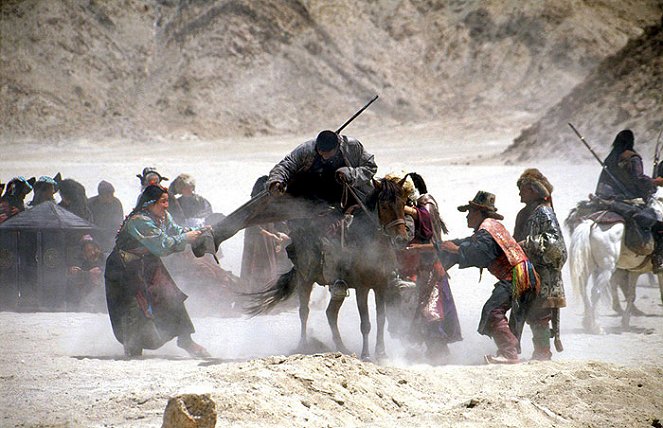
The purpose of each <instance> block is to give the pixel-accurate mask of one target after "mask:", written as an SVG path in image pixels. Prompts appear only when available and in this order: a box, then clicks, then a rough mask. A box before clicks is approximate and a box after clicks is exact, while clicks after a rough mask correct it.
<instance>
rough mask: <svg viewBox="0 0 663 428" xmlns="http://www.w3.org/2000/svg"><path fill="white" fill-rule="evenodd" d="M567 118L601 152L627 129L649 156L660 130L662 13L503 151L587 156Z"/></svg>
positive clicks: (662, 108)
mask: <svg viewBox="0 0 663 428" xmlns="http://www.w3.org/2000/svg"><path fill="white" fill-rule="evenodd" d="M568 122H572V123H573V124H574V125H575V126H576V127H577V128H578V129H579V130H580V131H581V132H582V133H583V134H585V138H586V140H587V141H588V142H590V143H591V145H592V146H593V148H594V150H595V151H596V152H597V153H598V154H599V155H600V156H602V155H606V154H607V153H608V152H609V151H610V145H611V144H612V141H613V139H614V137H615V135H616V134H617V133H618V132H619V131H620V130H622V129H624V128H631V129H632V130H633V131H634V132H635V136H636V149H637V150H638V151H639V152H640V153H641V154H642V156H643V158H644V159H646V160H650V159H652V158H653V156H652V154H653V153H654V147H655V145H656V139H657V137H658V136H659V135H660V132H661V130H663V17H662V20H661V23H660V24H659V25H654V26H651V27H649V28H648V29H647V30H646V31H645V33H644V34H643V35H642V36H640V37H638V38H637V39H634V40H632V41H630V42H629V43H628V44H627V45H626V47H624V49H622V50H621V51H619V52H618V53H617V54H615V55H612V56H610V57H608V58H606V59H605V60H604V61H603V62H602V63H601V65H600V66H599V67H597V69H596V70H595V71H594V72H592V73H591V75H590V76H589V77H588V78H587V80H586V81H585V82H583V83H582V84H580V85H578V86H577V87H576V88H574V89H573V91H571V93H570V94H569V95H567V96H566V97H564V98H563V99H562V100H561V101H560V102H559V103H558V104H557V105H555V106H554V107H553V108H552V109H550V111H549V112H547V113H546V114H545V115H544V116H543V118H542V119H541V120H539V121H538V122H536V123H535V124H533V125H532V126H531V127H529V128H527V129H525V130H524V131H523V132H522V134H521V135H520V136H519V137H518V138H517V139H516V140H515V141H514V144H513V145H512V146H511V147H509V149H508V150H507V154H509V155H510V156H512V157H513V158H515V159H519V160H524V159H529V158H532V157H537V156H542V157H546V156H549V155H551V154H553V153H555V155H556V156H560V155H561V156H563V157H565V158H567V159H572V158H577V157H579V156H580V157H584V158H590V157H591V154H590V153H589V151H588V150H586V149H585V148H584V147H583V146H582V143H581V142H580V141H579V140H578V139H577V137H576V136H575V135H574V134H573V131H572V130H571V128H570V127H569V126H568V125H567V123H568Z"/></svg>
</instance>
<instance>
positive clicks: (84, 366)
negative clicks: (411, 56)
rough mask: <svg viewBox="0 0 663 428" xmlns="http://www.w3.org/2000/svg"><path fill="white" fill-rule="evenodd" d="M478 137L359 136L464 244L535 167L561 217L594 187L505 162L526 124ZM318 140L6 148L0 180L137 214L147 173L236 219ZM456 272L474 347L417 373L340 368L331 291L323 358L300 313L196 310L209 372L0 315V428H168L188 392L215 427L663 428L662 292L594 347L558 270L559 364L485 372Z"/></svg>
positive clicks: (356, 347)
mask: <svg viewBox="0 0 663 428" xmlns="http://www.w3.org/2000/svg"><path fill="white" fill-rule="evenodd" d="M467 129H469V128H468V127H467V126H466V127H465V128H463V129H461V128H460V127H457V128H451V129H450V128H449V127H448V126H444V125H443V124H429V125H421V126H417V127H411V128H400V129H397V130H396V131H394V132H389V133H387V132H377V131H376V132H364V133H358V132H353V130H350V129H349V130H348V131H349V134H350V135H354V136H356V137H358V138H359V139H360V140H362V141H363V142H364V144H365V145H366V147H367V148H368V150H370V151H371V152H373V153H374V154H375V157H376V160H377V162H378V164H379V165H380V171H379V172H378V175H383V174H385V173H386V172H389V171H390V170H395V169H403V170H409V171H412V170H414V171H416V172H418V173H420V174H422V175H423V177H424V178H425V179H426V180H427V182H428V187H429V190H430V192H431V193H432V194H433V195H435V197H436V198H437V200H438V202H439V203H440V205H441V210H442V215H443V217H444V218H445V220H446V221H447V222H448V224H449V226H450V229H451V232H450V236H451V237H462V236H467V235H468V234H470V232H471V231H470V230H469V229H468V228H467V227H466V224H465V218H464V215H463V214H462V213H459V212H458V211H457V210H456V209H455V208H456V207H457V206H458V205H461V204H464V203H466V202H467V200H469V199H471V198H472V197H473V196H474V194H475V193H476V191H477V190H479V189H483V190H487V191H491V192H493V193H495V194H497V207H498V208H499V210H500V212H501V213H503V214H504V215H505V217H506V219H505V224H506V225H507V226H508V227H509V228H512V227H513V223H514V221H515V216H516V213H517V212H518V210H519V209H520V208H521V206H522V205H521V204H520V203H519V202H518V201H519V198H518V193H517V189H516V185H515V182H516V179H517V178H518V176H519V175H520V173H521V172H522V170H523V169H524V168H525V167H532V166H536V167H539V168H540V169H541V170H542V171H543V172H544V174H546V175H547V176H548V177H549V179H550V181H551V182H552V183H553V184H554V185H555V192H554V194H553V196H554V203H555V208H556V210H557V212H558V216H559V217H560V219H563V218H564V217H565V216H566V213H567V212H568V210H569V209H570V208H571V207H572V206H573V205H574V204H575V202H576V201H577V200H579V199H581V198H584V197H586V195H587V194H588V193H589V192H591V191H592V190H593V188H594V185H595V180H596V178H597V176H598V167H597V166H596V165H594V164H573V163H570V162H564V163H561V162H558V161H555V160H552V159H544V160H542V161H541V162H538V163H531V164H527V165H508V166H505V165H502V163H501V162H499V160H497V159H496V158H495V157H494V156H495V155H496V154H497V153H499V152H500V151H501V150H502V149H503V148H504V147H506V145H507V144H508V143H509V141H510V140H511V139H512V138H513V136H514V135H515V134H516V133H517V129H516V125H514V126H513V127H501V128H500V127H494V128H492V129H490V127H489V126H488V125H487V126H486V128H477V127H474V128H472V129H474V130H473V131H471V132H469V131H467ZM307 137H308V136H290V137H281V138H273V139H253V140H242V141H215V142H205V141H198V140H186V141H176V142H169V143H164V144H162V145H161V146H154V145H152V146H144V145H141V144H126V143H121V142H109V143H105V144H95V145H92V144H91V143H90V142H86V141H79V142H75V143H72V144H71V145H70V146H66V147H65V146H59V147H56V148H44V147H38V146H19V147H11V150H12V151H13V152H14V153H16V157H15V158H14V159H15V160H10V159H8V158H7V157H5V156H3V158H2V160H0V171H2V179H3V181H6V180H8V179H9V178H11V177H12V176H14V175H25V176H32V175H36V176H39V175H42V174H45V175H54V174H55V173H56V172H57V171H60V172H61V173H62V175H63V177H70V178H74V179H76V180H79V181H80V182H82V183H83V184H84V185H85V186H86V187H87V188H88V189H89V190H88V193H89V195H88V196H92V195H94V194H96V191H95V190H94V189H96V185H97V183H98V181H99V180H101V179H107V180H109V181H111V182H112V183H113V184H114V185H115V187H116V189H117V192H116V194H117V196H118V197H120V199H121V200H122V201H123V203H124V204H125V210H126V211H128V209H129V208H130V206H131V205H132V203H133V202H134V201H135V198H136V195H137V192H138V187H139V186H138V180H137V179H136V178H135V174H136V173H139V172H140V170H141V169H142V168H143V167H144V166H148V165H154V166H156V167H157V168H158V169H159V170H160V171H161V172H162V173H163V174H165V175H167V176H169V177H171V178H174V177H175V176H176V175H177V174H179V173H180V172H190V173H192V174H194V175H195V176H196V178H197V181H198V191H199V193H200V194H202V195H203V196H205V197H207V198H208V199H209V200H210V201H211V202H212V205H213V206H214V208H215V210H216V211H219V212H224V213H228V212H230V211H231V210H232V209H234V208H235V207H237V206H239V205H240V204H241V203H242V202H244V201H245V200H246V199H247V195H248V193H249V192H250V189H251V186H252V184H253V181H254V180H255V178H256V177H258V176H259V175H261V174H264V173H266V172H268V170H269V169H270V167H271V166H272V164H273V163H274V162H276V161H278V160H279V159H280V158H281V157H282V155H283V154H285V153H286V152H287V151H288V150H289V149H290V148H292V147H294V145H296V144H297V143H298V142H301V141H303V140H304V139H305V138H307ZM5 149H9V147H6V148H5ZM479 156H480V157H479ZM16 159H20V160H16ZM645 169H646V170H649V167H648V166H647V165H646V168H645ZM28 199H30V197H29V198H28ZM567 244H568V241H567ZM241 247H242V239H241V234H240V235H238V236H236V237H234V238H232V239H230V240H229V241H227V242H226V243H224V245H223V248H222V249H223V252H224V258H223V259H222V261H221V262H222V265H223V267H224V268H225V269H231V270H233V271H234V272H238V271H239V264H240V258H241ZM450 273H451V276H452V277H451V286H452V290H453V292H454V297H455V299H456V305H457V307H458V311H459V313H460V318H461V324H462V327H463V336H464V340H463V341H462V342H459V343H455V344H452V345H451V357H450V364H449V365H447V366H437V367H432V366H429V365H426V364H423V363H421V362H420V359H419V358H417V356H418V353H419V351H420V350H417V349H408V348H405V347H404V346H403V345H402V344H401V343H399V342H398V341H397V340H395V339H391V338H389V337H387V352H388V354H389V356H390V358H389V359H388V360H387V361H383V362H380V364H374V363H364V362H361V361H359V360H358V359H356V358H355V357H353V356H346V355H340V354H336V353H334V352H333V349H329V348H327V347H328V346H329V347H330V346H331V340H330V334H329V329H328V327H327V325H326V320H325V317H324V309H323V308H324V306H325V302H326V299H327V292H326V291H325V290H324V289H323V288H322V287H318V288H317V290H316V297H315V304H314V305H313V311H312V313H311V321H310V323H309V332H310V334H311V335H312V337H314V338H315V340H316V341H319V347H320V353H319V354H314V355H307V356H302V355H296V354H295V355H292V352H293V350H294V349H295V347H296V345H297V341H298V338H299V322H298V316H297V313H296V311H294V310H290V311H285V312H281V313H279V314H274V315H268V316H263V317H258V318H252V319H248V318H244V317H236V318H219V317H209V316H202V315H201V314H203V313H205V314H208V313H209V308H202V307H194V305H193V304H190V305H189V311H190V313H191V314H192V317H193V322H194V325H195V326H196V329H197V332H196V334H195V335H194V338H195V339H196V340H198V341H199V342H200V343H202V344H204V345H205V346H206V347H207V348H208V349H209V351H210V352H211V353H212V355H213V358H211V359H209V360H194V359H190V358H187V357H186V355H185V354H184V352H183V351H181V350H180V349H178V348H177V347H176V346H175V344H174V343H169V344H167V345H166V346H164V347H163V348H161V349H159V350H157V351H147V352H146V353H145V356H144V357H143V358H142V359H139V360H125V359H124V357H123V353H122V347H121V345H120V344H119V343H117V342H116V341H115V340H114V337H113V335H112V332H111V329H110V323H109V320H108V318H107V316H106V315H104V314H85V313H33V314H27V313H21V314H19V313H11V312H2V313H0V343H1V344H2V352H1V353H0V379H1V382H0V426H3V427H4V426H42V427H43V426H58V427H61V426H72V427H78V426H85V427H89V426H116V427H136V426H140V427H157V426H160V425H161V421H162V417H163V411H164V408H165V406H166V403H167V400H168V397H170V396H173V395H175V394H178V393H183V392H197V393H209V394H211V397H212V398H213V399H214V400H215V401H216V403H217V408H218V413H219V415H218V426H228V425H230V426H311V427H318V426H394V425H396V424H398V425H401V426H423V425H441V426H495V425H502V426H514V427H516V426H661V423H662V421H663V390H661V388H660V380H661V379H662V378H663V353H661V349H663V325H662V323H661V317H663V307H662V306H661V300H660V296H659V290H658V288H657V287H655V286H652V285H650V284H648V283H647V281H646V280H645V279H644V278H643V279H642V280H641V286H640V287H639V288H638V298H637V301H636V303H637V305H638V307H639V308H640V309H641V310H643V311H644V312H645V313H646V314H647V316H644V317H635V318H633V319H632V327H631V328H630V329H628V330H626V331H624V330H622V329H621V328H620V327H619V326H620V318H619V317H617V316H615V315H614V314H613V313H612V311H611V310H610V308H609V307H608V306H607V305H604V307H603V308H602V309H601V311H600V312H601V316H600V318H599V321H600V323H601V324H602V325H603V326H604V327H605V328H606V331H607V334H605V335H600V336H593V335H588V334H585V333H584V332H583V331H582V330H581V328H580V327H581V316H582V307H581V304H580V302H579V299H578V298H577V297H575V295H574V293H573V290H572V288H571V283H570V280H569V277H568V268H565V271H564V275H565V280H566V284H567V295H568V298H569V301H570V306H569V307H568V308H566V309H565V310H563V311H562V338H563V341H564V345H565V351H564V352H563V353H560V354H555V355H554V361H552V362H547V363H541V362H526V363H524V364H521V365H518V366H510V367H503V366H485V365H482V364H481V361H482V356H483V354H485V353H490V352H492V351H494V345H493V344H492V342H491V341H490V340H489V339H488V338H486V337H483V336H479V335H478V334H477V333H476V325H477V322H478V319H479V310H480V308H481V306H482V305H483V303H484V301H485V299H486V298H487V297H488V295H489V294H490V291H491V285H492V283H493V282H494V281H493V278H492V277H491V275H489V274H488V273H485V274H484V276H483V279H482V280H481V281H479V273H478V271H477V270H475V269H468V270H458V269H457V268H453V269H452V270H451V272H450ZM192 303H193V301H192ZM203 309H205V310H203ZM341 333H342V335H343V336H344V339H345V341H346V345H348V347H349V348H350V349H351V350H352V351H354V352H357V353H359V351H360V349H361V348H360V346H361V345H360V343H361V342H360V341H361V336H360V333H359V322H358V315H357V310H356V306H355V305H354V298H353V296H351V299H349V300H348V301H347V302H346V303H345V305H344V306H343V308H342V311H341ZM371 337H372V341H374V335H372V336H371ZM530 338H531V335H530V333H529V332H528V331H527V330H526V333H525V336H524V339H523V357H525V358H527V357H529V355H530V354H531V351H532V346H531V341H530ZM323 351H329V352H323Z"/></svg>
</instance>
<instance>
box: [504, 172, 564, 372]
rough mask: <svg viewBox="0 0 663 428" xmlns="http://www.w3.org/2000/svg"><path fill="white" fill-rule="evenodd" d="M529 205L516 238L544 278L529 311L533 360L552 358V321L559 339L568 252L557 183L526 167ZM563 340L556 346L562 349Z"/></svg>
mask: <svg viewBox="0 0 663 428" xmlns="http://www.w3.org/2000/svg"><path fill="white" fill-rule="evenodd" d="M516 184H517V186H518V189H519V190H520V201H521V202H523V203H525V207H524V208H523V209H522V210H520V212H519V213H518V216H517V217H516V227H515V229H514V232H513V238H514V239H515V240H516V241H518V243H519V244H520V246H521V247H522V249H523V250H524V251H525V254H527V257H528V258H529V259H530V260H531V261H532V263H533V264H534V267H535V269H536V272H537V273H538V274H539V277H540V278H541V292H540V293H539V295H538V296H537V298H536V299H535V300H534V302H532V306H531V307H530V309H529V311H528V313H527V323H528V324H529V326H530V328H531V329H532V343H533V344H534V352H533V354H532V359H533V360H550V358H551V357H552V352H551V351H550V321H551V320H554V322H553V327H554V333H555V335H556V340H558V335H559V309H560V308H563V307H565V306H566V297H565V295H564V283H563V282H562V266H564V263H565V262H566V258H567V252H566V245H565V243H564V236H563V235H562V229H561V228H560V227H559V223H558V221H557V217H556V216H555V211H554V210H553V204H552V195H551V193H552V191H553V186H552V184H550V182H549V181H548V179H547V178H546V177H545V176H544V175H543V174H542V173H541V172H540V171H539V170H538V169H536V168H530V169H526V170H525V172H523V174H522V175H521V176H520V178H519V179H518V181H517V183H516ZM560 344H561V342H556V347H559V349H558V351H560V350H561V345H560Z"/></svg>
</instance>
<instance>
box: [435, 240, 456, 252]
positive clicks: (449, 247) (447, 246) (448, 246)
mask: <svg viewBox="0 0 663 428" xmlns="http://www.w3.org/2000/svg"><path fill="white" fill-rule="evenodd" d="M439 246H440V251H446V252H448V253H452V254H458V245H456V244H454V243H453V242H452V241H444V242H440V244H439Z"/></svg>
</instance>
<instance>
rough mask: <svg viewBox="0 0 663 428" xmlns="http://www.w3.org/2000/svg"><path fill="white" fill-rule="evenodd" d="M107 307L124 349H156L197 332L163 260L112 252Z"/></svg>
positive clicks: (184, 297)
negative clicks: (176, 338) (179, 337)
mask: <svg viewBox="0 0 663 428" xmlns="http://www.w3.org/2000/svg"><path fill="white" fill-rule="evenodd" d="M105 279H106V303H107V305H108V314H109V316H110V320H111V325H112V327H113V333H114V334H115V338H116V339H117V340H118V341H119V342H120V343H122V344H124V345H125V348H130V349H157V348H160V347H161V346H163V344H165V343H166V342H168V341H170V340H171V339H173V338H174V337H177V336H180V335H190V334H192V333H193V332H194V331H195V330H194V328H193V323H192V322H191V319H190V318H189V314H188V313H187V311H186V308H185V307H184V300H185V299H186V298H187V296H186V294H184V293H183V292H182V291H181V290H180V289H179V288H178V287H177V285H176V284H175V282H174V281H173V279H172V278H171V276H170V274H169V273H168V271H167V270H166V268H165V267H164V265H163V263H162V262H161V260H160V259H159V258H158V257H156V256H153V255H151V254H148V255H146V256H143V257H136V256H128V257H127V256H126V253H125V258H124V259H123V257H122V256H121V252H120V251H118V250H113V252H111V254H110V255H109V256H108V259H107V261H106V273H105Z"/></svg>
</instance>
